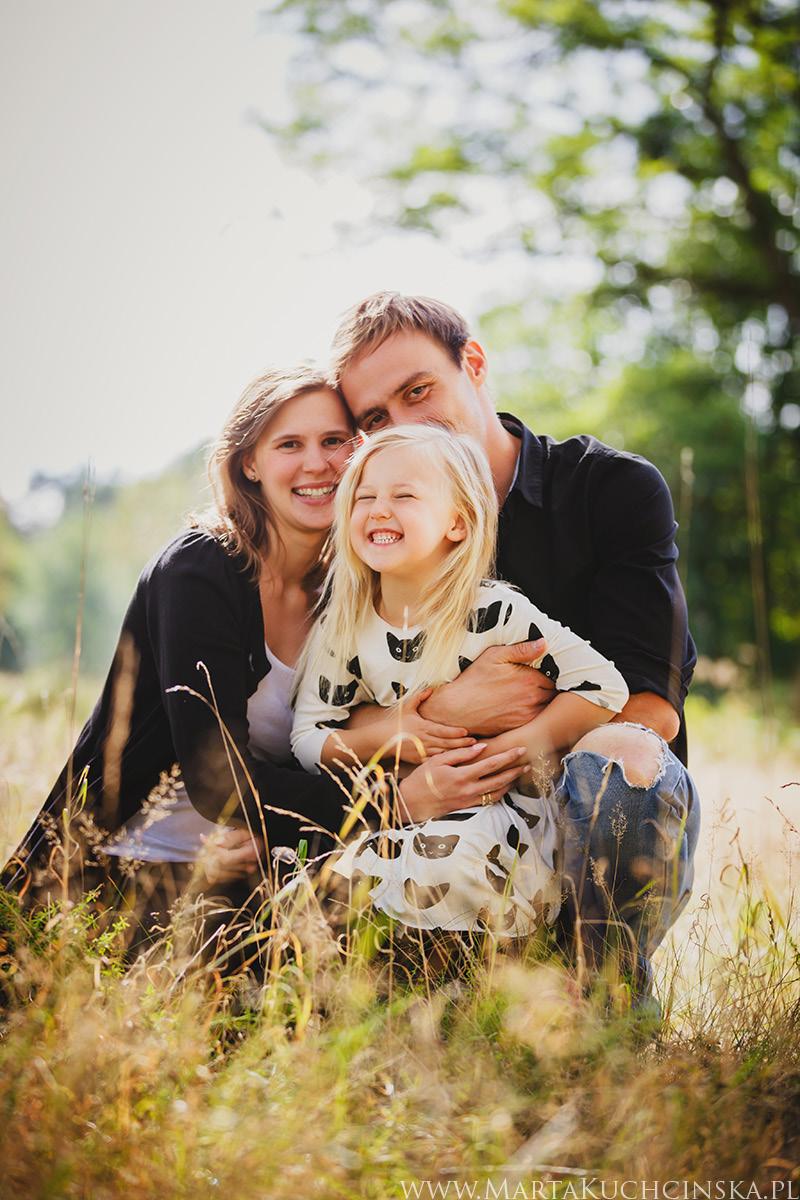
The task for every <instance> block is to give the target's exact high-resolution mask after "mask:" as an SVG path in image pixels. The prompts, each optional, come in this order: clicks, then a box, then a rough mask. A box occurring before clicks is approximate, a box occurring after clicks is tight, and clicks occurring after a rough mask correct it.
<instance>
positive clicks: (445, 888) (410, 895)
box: [403, 879, 450, 908]
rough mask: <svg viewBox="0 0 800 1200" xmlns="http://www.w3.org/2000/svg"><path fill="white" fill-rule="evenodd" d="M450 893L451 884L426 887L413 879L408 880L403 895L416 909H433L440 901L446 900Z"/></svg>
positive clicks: (404, 885) (435, 884) (436, 884)
mask: <svg viewBox="0 0 800 1200" xmlns="http://www.w3.org/2000/svg"><path fill="white" fill-rule="evenodd" d="M449 891H450V884H449V883H432V884H430V885H426V884H424V883H415V881H414V880H413V879H407V880H406V881H405V883H404V884H403V895H404V896H405V898H406V900H407V901H408V903H409V904H413V905H414V907H415V908H433V906H434V904H438V903H439V901H440V900H442V899H444V897H445V896H446V895H447V893H448V892H449Z"/></svg>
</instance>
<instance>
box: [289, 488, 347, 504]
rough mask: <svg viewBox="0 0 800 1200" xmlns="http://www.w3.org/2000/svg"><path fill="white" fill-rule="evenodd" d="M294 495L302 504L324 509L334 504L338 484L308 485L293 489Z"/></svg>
mask: <svg viewBox="0 0 800 1200" xmlns="http://www.w3.org/2000/svg"><path fill="white" fill-rule="evenodd" d="M292 494H293V495H294V496H297V498H298V500H300V501H301V503H302V504H307V505H309V506H310V507H312V508H324V506H325V505H326V504H332V503H333V498H334V496H335V495H336V483H335V482H331V483H307V484H303V485H302V486H301V487H294V488H292Z"/></svg>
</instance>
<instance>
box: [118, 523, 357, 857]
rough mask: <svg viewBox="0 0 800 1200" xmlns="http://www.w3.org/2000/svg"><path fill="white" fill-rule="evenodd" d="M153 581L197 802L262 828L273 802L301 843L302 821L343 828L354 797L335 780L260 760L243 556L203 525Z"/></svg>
mask: <svg viewBox="0 0 800 1200" xmlns="http://www.w3.org/2000/svg"><path fill="white" fill-rule="evenodd" d="M144 586H145V588H146V616H147V630H148V637H149V643H150V648H151V650H152V653H153V656H154V660H155V668H156V671H157V673H158V677H159V682H160V686H161V694H162V697H163V704H164V708H165V710H166V714H167V719H168V721H169V728H170V733H171V737H172V744H173V747H174V751H175V755H176V757H177V760H178V762H179V763H180V766H181V772H182V775H183V779H184V783H185V785H186V790H187V792H188V794H189V798H190V800H191V801H192V804H194V806H195V808H197V809H198V811H199V812H201V813H202V814H203V816H205V817H207V818H208V819H209V820H211V821H222V822H226V821H230V820H231V819H234V820H236V819H238V820H240V821H244V822H245V823H249V824H250V825H251V827H252V828H253V829H255V830H256V831H259V830H261V828H262V825H261V821H262V812H263V811H264V810H265V809H266V810H267V811H268V819H267V832H268V834H269V838H270V840H271V841H272V842H273V843H281V842H282V841H288V842H290V843H292V842H294V841H296V840H297V836H298V834H299V831H300V827H301V823H302V821H303V819H306V820H310V821H311V822H313V823H314V824H317V825H319V826H322V827H323V828H325V829H327V830H329V831H332V832H333V831H337V830H338V829H339V827H340V826H341V823H342V819H343V804H344V802H345V801H346V800H347V796H346V795H345V794H344V792H343V791H342V790H341V789H340V788H339V787H338V786H337V784H336V783H335V782H334V781H333V780H331V779H329V778H327V777H323V778H313V777H311V776H309V775H306V774H304V773H303V772H302V771H297V770H292V769H291V768H288V767H279V766H276V765H275V764H273V763H270V762H266V761H262V760H260V759H259V760H257V759H254V758H253V757H252V755H251V754H250V752H249V750H248V748H247V746H248V735H249V730H248V724H247V701H248V696H249V694H250V692H252V691H253V689H254V682H255V681H254V679H253V672H252V663H251V660H250V648H251V644H252V639H253V630H252V628H251V623H252V620H253V619H254V617H253V612H251V611H250V609H249V607H248V590H247V585H245V584H244V583H243V580H242V577H241V575H240V573H239V566H238V564H236V563H235V562H234V561H233V560H232V559H231V558H230V557H229V556H228V555H227V554H226V552H225V550H224V549H223V548H222V547H221V546H220V545H219V543H218V542H216V541H215V540H214V539H213V538H211V537H209V536H208V535H205V534H202V533H199V532H198V533H197V535H196V537H193V536H192V535H187V537H186V538H184V539H182V540H180V541H179V542H177V543H174V544H173V546H171V547H170V548H169V550H168V551H167V553H166V554H164V555H162V557H161V558H160V559H159V560H158V562H157V563H156V564H155V566H154V568H153V570H152V572H151V573H150V576H149V578H148V579H147V580H146V581H145V583H144ZM255 615H256V617H258V616H259V614H258V613H257V612H256V614H255ZM262 636H263V632H262ZM135 749H136V748H135V746H129V747H128V749H127V753H135ZM251 785H252V786H251ZM274 809H279V810H284V811H282V812H276V811H274Z"/></svg>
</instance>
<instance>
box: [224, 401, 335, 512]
mask: <svg viewBox="0 0 800 1200" xmlns="http://www.w3.org/2000/svg"><path fill="white" fill-rule="evenodd" d="M351 438H352V429H351V425H350V417H349V414H348V412H347V409H346V408H345V406H344V404H343V403H342V401H341V400H340V399H339V397H338V395H337V394H336V392H333V391H329V390H328V389H327V388H324V389H322V390H320V391H317V392H306V393H305V394H304V395H302V396H295V397H294V399H293V400H288V401H287V402H286V404H284V405H283V407H282V408H281V409H280V410H279V411H278V412H277V413H276V414H275V416H274V417H273V418H272V420H271V421H270V422H269V424H268V425H267V427H266V429H265V430H264V432H263V433H262V434H261V437H260V438H259V439H258V441H257V442H256V444H255V446H254V448H253V449H252V450H251V451H250V453H249V454H247V455H245V456H244V458H243V460H242V467H243V469H244V473H245V475H246V476H248V478H250V479H253V478H255V479H256V480H257V481H258V482H259V484H260V486H261V491H262V493H263V495H264V498H265V500H266V501H267V504H268V505H269V510H270V514H271V518H272V521H273V523H274V524H275V526H276V528H277V529H278V530H280V531H281V532H285V533H292V532H299V533H324V532H325V530H327V529H329V528H330V525H331V522H332V520H333V498H334V495H335V492H336V485H337V483H338V482H339V477H340V475H341V473H342V471H343V470H344V467H345V463H346V462H347V458H348V456H349V453H350V441H351Z"/></svg>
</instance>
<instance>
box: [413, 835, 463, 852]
mask: <svg viewBox="0 0 800 1200" xmlns="http://www.w3.org/2000/svg"><path fill="white" fill-rule="evenodd" d="M460 841H461V838H460V836H459V834H457V833H450V834H439V835H438V836H434V837H428V836H426V834H424V833H418V834H417V835H416V837H415V838H414V841H413V846H414V852H415V853H416V854H419V855H420V857H421V858H449V857H450V855H451V854H452V853H453V851H454V850H455V848H456V846H457V845H458V843H459V842H460Z"/></svg>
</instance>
